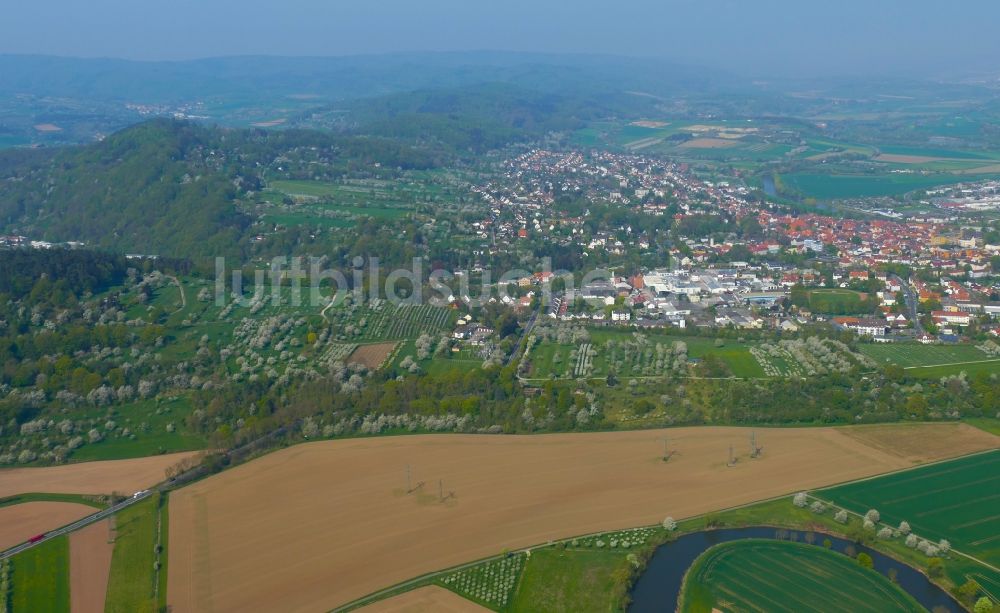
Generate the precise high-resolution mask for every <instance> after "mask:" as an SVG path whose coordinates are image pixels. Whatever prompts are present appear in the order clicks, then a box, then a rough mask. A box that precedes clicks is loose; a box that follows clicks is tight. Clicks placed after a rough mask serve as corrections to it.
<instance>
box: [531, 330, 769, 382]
mask: <svg viewBox="0 0 1000 613" xmlns="http://www.w3.org/2000/svg"><path fill="white" fill-rule="evenodd" d="M589 333H590V343H588V347H589V349H591V350H592V352H593V356H592V358H591V359H590V368H587V369H585V372H583V373H582V374H583V375H585V376H587V377H591V378H604V377H607V376H608V375H609V374H612V373H613V374H614V375H615V376H616V377H618V378H619V379H626V378H631V377H649V376H653V377H659V376H664V375H666V374H670V372H675V373H677V374H681V375H684V374H686V372H685V371H681V370H677V369H673V370H672V367H671V364H672V363H673V361H676V360H675V359H673V360H672V358H669V357H663V356H664V355H665V352H666V351H668V350H673V348H674V346H675V345H674V344H675V343H678V342H679V343H683V344H684V345H685V346H686V355H687V357H688V358H690V359H692V360H693V361H697V360H700V359H704V358H705V357H707V356H709V355H711V356H715V357H717V358H719V359H720V360H722V362H724V363H725V365H726V366H727V367H728V368H729V370H730V372H732V374H733V376H734V377H746V378H753V377H764V376H765V373H764V369H763V368H762V367H761V365H760V364H759V363H758V361H757V360H756V359H755V358H754V356H753V355H752V354H751V353H750V349H751V347H752V346H753V344H751V343H743V342H739V341H735V340H726V341H724V342H723V344H722V345H721V346H720V345H717V344H716V341H715V339H713V338H702V337H696V336H676V335H667V334H655V333H653V334H647V333H642V335H641V340H639V339H638V338H637V337H636V335H635V333H634V332H631V331H625V330H611V329H606V328H593V329H590V330H589ZM657 345H660V346H661V349H662V350H658V349H657ZM580 349H581V348H580V347H579V346H577V345H572V344H558V343H555V342H551V341H542V342H539V343H538V344H537V345H535V346H534V347H533V348H532V350H531V353H530V359H531V363H532V369H531V372H530V374H529V378H533V379H543V378H549V377H551V376H553V375H554V376H555V377H557V378H558V377H566V376H570V377H578V376H581V372H582V371H581V369H579V368H577V363H576V360H574V359H571V357H572V356H571V353H572V352H573V351H574V350H577V353H578V354H579V351H580ZM658 351H659V353H658ZM577 359H582V358H580V357H579V356H578V358H577Z"/></svg>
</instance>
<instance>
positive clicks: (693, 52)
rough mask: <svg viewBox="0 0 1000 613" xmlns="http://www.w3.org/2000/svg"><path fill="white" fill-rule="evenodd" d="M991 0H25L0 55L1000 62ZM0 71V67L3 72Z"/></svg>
mask: <svg viewBox="0 0 1000 613" xmlns="http://www.w3.org/2000/svg"><path fill="white" fill-rule="evenodd" d="M998 24H1000V2H997V1H996V0H958V1H956V2H945V1H943V0H838V1H829V0H741V1H736V0H648V1H647V0H619V1H611V0H599V1H595V0H561V1H558V2H556V1H553V0H492V1H489V0H350V1H345V0H283V1H274V0H272V1H268V2H264V1H263V0H30V1H29V2H8V3H6V6H5V7H4V10H3V18H2V19H0V53H40V54H52V55H66V56H103V57H119V58H131V59H190V58H197V57H206V56H219V55H258V54H263V55H345V54H359V53H380V52H387V51H414V50H419V51H456V50H487V49H488V50H514V51H542V52H583V53H587V52H591V53H605V54H608V53H610V54H618V55H635V56H652V57H659V58H667V59H672V60H680V61H685V62H696V63H700V64H707V65H717V66H724V67H728V68H730V69H734V70H739V71H744V72H747V71H749V72H755V73H760V74H771V73H786V74H787V73H796V74H803V73H807V72H809V71H812V70H816V71H817V72H820V73H825V74H830V73H840V74H851V73H855V72H866V73H871V72H892V71H905V72H907V73H915V72H929V73H941V72H943V71H948V70H952V69H955V70H962V71H965V70H967V69H975V70H990V69H1000V36H997V35H996V32H995V29H996V26H997V25H998ZM2 77H3V75H0V78H2Z"/></svg>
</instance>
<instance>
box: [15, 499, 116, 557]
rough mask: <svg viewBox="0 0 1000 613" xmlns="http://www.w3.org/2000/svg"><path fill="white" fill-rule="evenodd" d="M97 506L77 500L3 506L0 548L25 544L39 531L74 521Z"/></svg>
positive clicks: (93, 510) (94, 511)
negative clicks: (76, 501)
mask: <svg viewBox="0 0 1000 613" xmlns="http://www.w3.org/2000/svg"><path fill="white" fill-rule="evenodd" d="M96 512H97V509H95V508H94V507H90V506H87V505H85V504H77V503H75V502H23V503H21V504H12V505H9V506H6V507H0V549H7V548H8V547H13V546H14V545H18V544H20V543H23V542H24V541H26V540H28V539H30V538H31V537H33V536H35V535H36V534H41V533H43V532H48V531H49V530H55V529H56V528H61V527H63V526H65V525H66V524H71V523H73V522H75V521H76V520H78V519H80V518H81V517H86V516H88V515H90V514H91V513H96Z"/></svg>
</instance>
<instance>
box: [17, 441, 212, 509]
mask: <svg viewBox="0 0 1000 613" xmlns="http://www.w3.org/2000/svg"><path fill="white" fill-rule="evenodd" d="M199 453H201V452H200V451H189V452H184V453H171V454H167V455H157V456H150V457H148V458H135V459H131V460H108V461H104V462H81V463H79V464H64V465H62V466H46V467H43V468H4V469H0V498H2V497H5V496H13V495H15V494H27V493H46V494H110V493H112V492H121V493H123V494H131V493H133V492H136V491H138V490H141V489H143V488H146V487H149V486H150V485H155V484H157V483H159V482H160V481H163V480H164V479H166V473H165V471H166V469H167V468H168V467H170V466H173V465H174V464H177V463H178V462H180V461H181V460H183V459H184V458H187V457H190V456H194V455H197V454H199Z"/></svg>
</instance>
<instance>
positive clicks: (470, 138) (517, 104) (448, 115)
mask: <svg viewBox="0 0 1000 613" xmlns="http://www.w3.org/2000/svg"><path fill="white" fill-rule="evenodd" d="M654 110H655V99H653V98H651V97H645V96H639V95H636V94H629V93H623V92H598V91H586V92H576V93H568V92H567V93H554V92H543V91H538V90H529V89H524V88H521V87H518V86H515V85H510V84H506V83H488V84H479V85H475V86H466V87H459V88H449V89H433V90H421V91H415V92H406V93H399V94H391V95H386V96H382V97H378V98H371V99H366V100H360V101H356V102H352V103H350V104H347V105H346V106H345V105H337V106H334V107H330V108H326V109H319V110H316V111H311V112H309V113H308V114H307V115H306V116H305V117H304V118H303V119H302V123H303V124H304V125H309V126H316V127H326V128H330V127H334V128H341V129H347V130H349V131H351V132H354V133H365V134H376V135H380V136H387V137H392V138H401V139H406V140H416V141H420V142H429V143H434V144H438V145H442V146H445V147H447V148H449V149H454V150H456V151H468V152H475V153H482V152H484V151H488V150H490V149H497V148H500V147H503V146H505V145H507V144H510V143H512V142H524V141H529V140H534V139H537V138H539V137H543V136H545V135H546V134H547V133H550V132H567V131H570V130H576V129H579V128H582V127H583V126H584V125H586V122H587V121H591V120H594V119H600V118H607V117H626V118H639V117H642V116H644V115H647V114H649V113H652V112H654Z"/></svg>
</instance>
